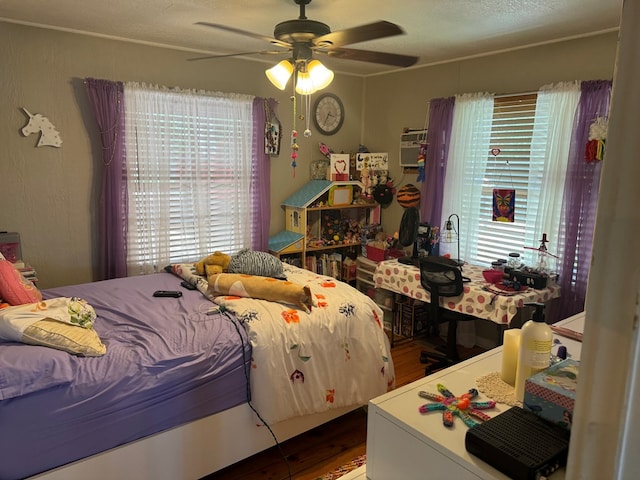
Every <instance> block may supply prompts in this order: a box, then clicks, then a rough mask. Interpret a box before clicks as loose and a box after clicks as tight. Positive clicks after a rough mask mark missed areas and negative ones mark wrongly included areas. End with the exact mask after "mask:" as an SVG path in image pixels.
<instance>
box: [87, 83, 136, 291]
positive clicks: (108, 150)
mask: <svg viewBox="0 0 640 480" xmlns="http://www.w3.org/2000/svg"><path fill="white" fill-rule="evenodd" d="M85 85H86V87H87V94H88V96H89V103H90V105H91V108H92V111H93V115H94V117H95V119H96V122H97V123H98V128H99V130H100V140H101V142H102V158H101V162H100V164H99V166H100V167H101V169H102V186H101V192H100V201H99V206H98V210H99V211H98V280H107V279H110V278H118V277H126V276H127V243H126V240H127V184H126V182H125V180H124V175H123V169H124V165H125V149H124V85H123V83H122V82H111V81H109V80H96V79H94V78H86V79H85Z"/></svg>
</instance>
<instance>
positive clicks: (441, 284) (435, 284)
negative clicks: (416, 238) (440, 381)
mask: <svg viewBox="0 0 640 480" xmlns="http://www.w3.org/2000/svg"><path fill="white" fill-rule="evenodd" d="M465 280H466V279H465V278H464V277H463V276H462V271H461V269H460V266H459V265H458V263H457V262H454V261H453V260H451V259H449V258H446V257H437V256H433V257H422V258H421V259H420V283H421V285H422V287H423V288H424V289H425V290H427V291H428V292H429V293H430V295H431V301H430V304H429V309H428V314H429V318H428V325H429V326H428V330H427V331H428V332H431V331H434V330H435V331H436V332H439V325H440V324H441V323H443V322H448V323H449V325H448V330H447V344H446V349H445V353H443V354H439V353H435V352H430V351H426V350H423V351H422V352H421V353H420V362H422V363H427V364H429V365H428V366H427V367H426V368H425V375H428V374H430V373H432V372H434V371H436V370H439V369H440V368H444V367H448V366H450V365H453V364H455V363H457V362H459V361H460V355H459V353H458V345H457V344H458V342H457V330H458V321H460V320H473V319H474V317H472V316H469V315H464V314H461V313H458V312H453V311H451V310H445V309H441V308H440V297H457V296H459V295H462V292H463V291H464V282H465Z"/></svg>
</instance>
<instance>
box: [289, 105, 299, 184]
mask: <svg viewBox="0 0 640 480" xmlns="http://www.w3.org/2000/svg"><path fill="white" fill-rule="evenodd" d="M291 101H292V102H293V124H292V127H291V168H292V169H293V172H292V176H293V178H296V166H297V165H298V163H297V162H296V159H297V158H298V148H300V147H299V146H298V131H297V130H296V94H295V92H294V94H293V95H291Z"/></svg>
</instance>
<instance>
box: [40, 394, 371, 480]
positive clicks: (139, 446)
mask: <svg viewBox="0 0 640 480" xmlns="http://www.w3.org/2000/svg"><path fill="white" fill-rule="evenodd" d="M357 408H359V407H349V408H342V409H335V410H329V411H327V412H322V413H317V414H314V415H306V416H304V417H296V418H292V419H290V420H285V421H283V422H279V423H277V424H275V425H272V426H271V429H272V430H273V432H274V434H275V435H276V438H277V439H278V442H283V441H285V440H287V439H289V438H293V437H295V436H296V435H299V434H301V433H304V432H306V431H308V430H311V429H313V428H315V427H317V426H319V425H322V424H323V423H326V422H328V421H331V420H333V419H335V418H338V417H340V416H342V415H344V414H345V413H348V412H350V411H353V410H355V409H357ZM255 418H256V416H255V413H254V412H253V411H252V410H251V408H250V407H249V405H248V404H246V403H245V404H242V405H238V406H237V407H234V408H230V409H228V410H225V411H224V412H220V413H217V414H215V415H211V416H209V417H205V418H202V419H200V420H196V421H193V422H190V423H187V424H185V425H182V426H179V427H175V428H172V429H169V430H166V431H164V432H161V433H157V434H155V435H151V436H149V437H146V438H143V439H140V440H137V441H134V442H131V443H128V444H126V445H122V446H120V447H116V448H113V449H111V450H108V451H106V452H102V453H99V454H96V455H93V456H91V457H87V458H85V459H82V460H78V461H77V462H73V463H70V464H68V465H64V466H62V467H58V468H55V469H53V470H49V471H48V472H44V473H41V474H38V475H35V476H33V477H29V478H30V479H34V480H35V479H38V480H69V479H71V478H91V479H93V480H122V479H123V478H135V479H136V480H178V479H184V480H191V479H193V480H195V479H198V478H202V477H204V476H206V475H208V474H211V473H214V472H216V471H218V470H220V469H222V468H224V467H227V466H229V465H232V464H234V463H236V462H238V461H240V460H243V459H245V458H248V457H250V456H251V455H254V454H256V453H259V452H261V451H263V450H266V449H267V448H270V447H272V446H274V445H275V441H274V439H273V437H272V436H271V433H269V430H268V429H267V428H265V427H264V426H257V424H256V421H255Z"/></svg>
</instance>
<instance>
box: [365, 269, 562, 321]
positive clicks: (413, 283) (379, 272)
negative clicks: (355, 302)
mask: <svg viewBox="0 0 640 480" xmlns="http://www.w3.org/2000/svg"><path fill="white" fill-rule="evenodd" d="M483 270H486V269H485V268H483V267H480V266H477V265H464V266H463V267H462V275H463V276H465V277H468V278H469V279H471V282H468V283H466V284H465V286H464V293H463V294H462V296H460V297H441V298H440V306H441V307H443V308H446V309H448V310H454V311H457V312H461V313H464V314H467V315H472V316H474V317H477V318H482V319H485V320H490V321H492V322H495V323H497V324H498V325H509V323H511V319H512V318H513V317H514V316H515V315H516V314H517V313H518V309H519V308H522V307H523V306H524V304H525V303H528V302H543V303H544V302H547V301H549V300H551V299H553V298H556V297H559V296H560V287H559V286H558V285H557V284H555V283H552V284H551V285H549V286H548V287H547V288H543V289H542V290H534V289H532V288H529V289H528V290H527V291H525V292H522V293H517V294H515V295H505V294H496V293H492V292H490V291H487V290H486V287H487V286H489V284H488V283H487V282H486V281H485V280H484V277H483V276H482V271H483ZM373 281H374V283H375V286H376V288H384V289H385V290H390V291H392V292H395V293H399V294H401V295H405V296H407V297H411V298H415V299H416V300H421V301H423V302H427V303H428V302H429V300H430V295H429V292H428V291H426V290H425V289H424V288H422V285H420V269H419V268H418V267H416V266H414V265H405V264H403V263H400V262H398V261H397V260H385V261H383V262H380V263H379V264H378V267H377V268H376V271H375V272H374V274H373Z"/></svg>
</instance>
